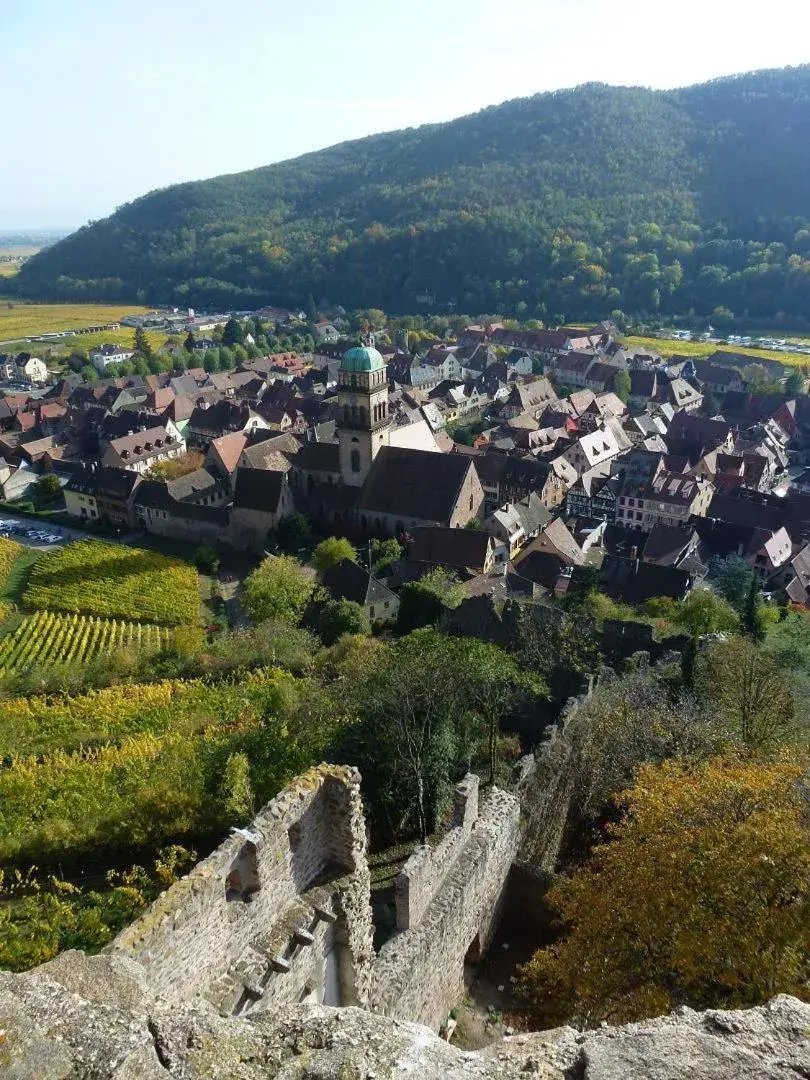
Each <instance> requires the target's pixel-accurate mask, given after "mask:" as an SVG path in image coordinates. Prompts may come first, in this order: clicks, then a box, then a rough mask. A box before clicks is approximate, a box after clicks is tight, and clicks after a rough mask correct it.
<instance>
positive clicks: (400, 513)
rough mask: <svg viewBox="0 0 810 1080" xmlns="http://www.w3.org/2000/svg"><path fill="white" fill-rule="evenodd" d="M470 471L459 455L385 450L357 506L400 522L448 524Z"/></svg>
mask: <svg viewBox="0 0 810 1080" xmlns="http://www.w3.org/2000/svg"><path fill="white" fill-rule="evenodd" d="M308 445H309V446H313V445H316V444H311V443H310V444H308ZM471 468H473V466H472V463H471V461H470V459H469V458H467V457H464V456H462V455H460V454H436V453H431V452H430V451H429V450H408V449H404V448H400V447H395V446H384V447H382V449H381V450H380V451H379V453H378V454H377V456H376V458H375V459H374V462H373V464H372V466H371V471H370V472H369V474H368V476H367V478H366V481H365V484H364V485H363V487H362V489H361V492H360V496H359V498H358V500H357V505H358V506H359V507H361V508H362V509H364V510H369V511H376V512H378V513H381V514H390V515H395V516H397V517H400V518H403V519H404V518H412V519H416V520H421V521H436V522H444V521H449V519H450V517H451V516H452V514H453V511H454V509H455V507H456V503H457V501H458V498H459V495H460V492H461V488H462V485H463V484H464V481H465V479H466V478H467V474H468V472H469V470H470V469H471Z"/></svg>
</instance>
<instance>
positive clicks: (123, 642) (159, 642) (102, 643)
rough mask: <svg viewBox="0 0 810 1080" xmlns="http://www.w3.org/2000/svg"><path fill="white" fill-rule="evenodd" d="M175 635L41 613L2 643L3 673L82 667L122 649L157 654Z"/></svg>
mask: <svg viewBox="0 0 810 1080" xmlns="http://www.w3.org/2000/svg"><path fill="white" fill-rule="evenodd" d="M171 633H172V631H171V630H169V629H167V628H166V627H163V626H154V625H152V624H151V623H141V622H128V621H125V620H122V619H99V618H96V617H92V616H85V615H60V614H59V613H57V612H55V611H38V612H37V613H36V614H35V615H30V616H28V618H25V619H23V620H22V622H21V623H20V625H19V626H18V627H17V629H16V630H15V631H14V632H13V633H11V634H8V635H7V636H6V637H5V638H3V640H2V641H0V673H2V672H3V671H12V670H14V671H19V670H24V669H25V668H29V667H31V666H32V665H33V664H59V663H71V662H73V663H82V662H84V661H87V660H91V659H92V658H93V657H94V656H97V655H98V654H99V653H104V654H109V653H112V652H115V651H117V650H119V649H132V650H138V651H141V650H143V651H149V652H155V651H157V650H158V649H160V648H162V647H163V646H164V645H168V644H169V640H170V637H171Z"/></svg>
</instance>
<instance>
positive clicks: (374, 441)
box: [337, 345, 391, 487]
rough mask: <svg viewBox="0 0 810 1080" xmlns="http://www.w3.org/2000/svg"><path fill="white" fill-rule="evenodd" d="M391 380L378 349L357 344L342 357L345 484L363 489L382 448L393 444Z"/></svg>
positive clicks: (339, 430) (341, 427) (340, 436)
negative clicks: (391, 435) (389, 395)
mask: <svg viewBox="0 0 810 1080" xmlns="http://www.w3.org/2000/svg"><path fill="white" fill-rule="evenodd" d="M390 432H391V419H390V417H389V415H388V377H387V374H386V368H385V361H384V360H383V358H382V356H380V354H379V353H378V352H377V350H376V349H372V348H370V347H368V346H366V345H357V346H355V348H353V349H349V351H348V352H346V353H344V354H343V359H342V360H341V362H340V371H339V373H338V422H337V435H338V440H339V442H340V472H341V476H342V478H343V483H344V484H348V485H349V486H350V487H361V486H362V484H363V481H364V480H365V479H366V477H367V476H368V472H369V469H370V468H371V463H372V462H373V461H374V458H375V457H376V456H377V454H378V452H379V450H380V447H382V446H388V444H389V441H390V438H389V437H390Z"/></svg>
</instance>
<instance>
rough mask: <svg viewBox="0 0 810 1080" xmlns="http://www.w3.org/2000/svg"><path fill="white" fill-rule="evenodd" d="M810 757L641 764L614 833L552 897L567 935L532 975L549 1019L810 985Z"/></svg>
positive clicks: (733, 1001) (620, 1017)
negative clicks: (808, 784)
mask: <svg viewBox="0 0 810 1080" xmlns="http://www.w3.org/2000/svg"><path fill="white" fill-rule="evenodd" d="M804 767H806V762H805V763H804V764H802V763H801V762H793V761H790V760H782V761H776V762H770V763H768V762H762V761H740V760H738V759H735V758H731V759H723V758H717V759H713V760H712V761H711V762H708V763H706V764H704V765H703V766H701V767H699V768H695V767H693V766H690V765H686V764H684V763H682V762H675V761H670V762H665V763H664V764H662V765H660V766H645V767H643V768H642V769H640V771H639V774H638V782H637V784H636V786H635V787H633V788H632V789H630V790H629V791H627V792H625V794H624V795H623V796H622V799H621V802H622V805H623V806H624V808H625V816H624V818H623V819H622V821H621V822H620V823H619V824H617V825H614V826H608V836H609V840H610V842H609V843H607V844H605V845H604V846H602V847H600V848H598V849H597V850H596V852H595V854H594V856H593V858H592V859H591V860H590V861H589V862H588V863H587V864H586V865H585V866H583V867H582V868H581V869H579V870H577V871H576V872H575V873H574V874H572V876H571V877H570V878H567V879H563V881H562V882H561V883H560V884H558V885H556V886H555V887H554V888H553V889H552V890H551V893H550V901H551V904H552V906H553V908H554V909H555V910H556V913H557V915H558V917H559V919H560V923H561V926H564V927H565V932H564V936H563V937H562V939H561V940H560V941H559V942H558V943H556V944H554V945H551V946H549V947H547V948H544V949H541V950H540V951H539V952H537V953H535V955H534V957H533V958H532V960H531V961H530V962H529V963H528V964H527V965H525V967H524V968H523V970H522V974H521V987H522V990H523V992H524V994H525V996H526V999H527V1001H528V1003H529V1005H530V1008H531V1009H532V1010H533V1011H534V1012H535V1013H536V1014H538V1017H539V1018H540V1019H541V1021H542V1023H543V1025H544V1026H547V1025H551V1024H554V1023H558V1022H560V1021H562V1020H573V1021H574V1022H576V1023H580V1024H584V1025H594V1024H596V1023H598V1022H599V1021H600V1020H602V1019H605V1020H609V1021H611V1022H614V1023H615V1022H623V1021H627V1020H636V1019H639V1018H641V1017H645V1016H657V1015H659V1014H660V1013H666V1012H668V1011H670V1009H672V1008H673V1007H675V1006H677V1005H681V1004H689V1005H692V1006H694V1007H696V1008H706V1007H709V1006H720V1007H723V1008H726V1007H735V1006H745V1005H755V1004H758V1003H760V1002H762V1001H766V1000H768V998H770V997H772V996H773V995H774V994H777V993H790V994H798V995H799V996H805V995H806V993H807V984H806V977H807V926H808V922H810V887H808V882H810V834H809V833H808V824H807V817H806V806H805V802H804V797H803V795H802V790H801V787H800V784H799V781H800V779H801V776H802V773H803V768H804Z"/></svg>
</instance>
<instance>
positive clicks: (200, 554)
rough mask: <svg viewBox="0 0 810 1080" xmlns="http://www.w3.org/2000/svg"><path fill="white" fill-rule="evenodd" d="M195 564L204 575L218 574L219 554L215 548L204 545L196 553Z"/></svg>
mask: <svg viewBox="0 0 810 1080" xmlns="http://www.w3.org/2000/svg"><path fill="white" fill-rule="evenodd" d="M194 562H195V563H196V566H197V569H198V570H201V571H202V572H203V573H204V574H216V572H217V571H218V570H219V552H218V551H217V549H216V548H214V547H209V546H207V545H202V546H200V547H198V548H197V550H196V551H195V552H194Z"/></svg>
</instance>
